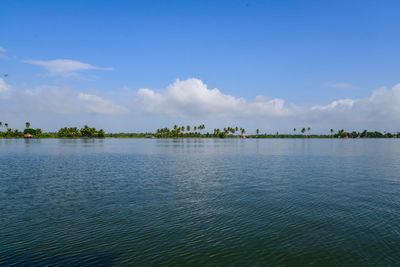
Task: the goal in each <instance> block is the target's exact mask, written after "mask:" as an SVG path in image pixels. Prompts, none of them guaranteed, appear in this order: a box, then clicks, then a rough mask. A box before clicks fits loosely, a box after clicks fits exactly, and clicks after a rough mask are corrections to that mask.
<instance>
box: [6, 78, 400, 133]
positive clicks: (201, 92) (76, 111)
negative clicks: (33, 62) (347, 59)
mask: <svg viewBox="0 0 400 267" xmlns="http://www.w3.org/2000/svg"><path fill="white" fill-rule="evenodd" d="M10 91H11V86H10V85H8V84H6V83H5V81H4V80H3V79H0V97H3V98H4V96H9V95H10ZM12 93H13V94H12V96H13V97H12V98H10V99H8V100H7V101H2V104H1V105H0V114H2V115H3V117H5V115H4V114H9V115H8V118H9V119H7V120H9V121H11V120H13V119H15V120H20V121H21V125H23V122H24V121H26V120H28V119H29V120H31V121H33V122H34V121H41V122H42V123H43V124H42V125H44V126H43V128H45V127H48V128H52V127H60V126H61V125H64V124H68V123H69V124H76V122H78V123H87V124H92V122H94V123H96V125H97V126H98V127H104V128H106V126H105V125H109V126H110V125H113V126H112V127H113V129H114V130H116V131H119V130H125V131H137V130H138V128H139V127H142V128H141V130H143V131H146V130H154V129H156V128H159V127H164V126H171V125H173V124H175V123H183V124H186V122H187V123H188V124H190V125H191V124H192V123H205V124H206V126H207V130H209V129H211V127H214V126H215V127H224V126H227V125H237V126H241V127H245V128H247V129H248V131H249V132H252V131H253V130H254V129H256V128H260V129H261V130H263V131H265V130H267V131H272V132H274V131H277V130H278V131H279V132H285V131H288V130H289V129H293V127H296V128H299V127H308V126H310V127H311V128H312V129H313V131H315V132H317V131H320V132H328V131H329V129H331V128H333V129H339V128H340V129H342V128H344V129H346V130H362V129H364V128H366V129H371V130H390V131H391V130H393V131H400V128H399V127H400V84H398V85H395V86H394V87H393V88H386V87H382V88H379V89H377V90H376V91H374V92H373V93H372V94H371V95H370V96H369V97H366V98H360V99H349V98H348V99H339V100H335V101H332V102H331V103H328V104H326V105H313V106H298V105H294V104H287V103H286V102H285V101H284V100H282V99H269V98H267V97H265V96H257V97H256V98H255V99H253V100H251V101H249V100H246V99H244V98H240V97H235V96H232V95H229V94H224V93H222V92H221V91H220V90H218V89H209V88H208V87H207V85H205V84H204V83H203V82H202V81H201V80H198V79H188V80H183V81H181V80H176V81H175V82H174V83H173V84H171V85H170V86H168V87H167V88H166V89H165V90H161V91H154V90H151V89H139V90H138V91H137V92H136V94H135V93H133V92H132V91H131V90H129V89H126V88H125V89H123V90H117V91H114V92H112V93H110V94H107V95H103V94H100V93H99V92H96V91H92V92H83V91H77V90H75V89H73V88H65V87H54V86H41V87H36V88H33V89H30V90H24V91H23V90H17V89H15V88H13V89H12ZM126 107H129V109H128V108H126ZM139 111H142V112H139ZM146 113H147V114H151V116H148V115H146ZM96 114H98V115H99V116H96ZM105 115H109V116H105ZM111 115H112V116H111ZM54 125H57V126H54ZM126 125H134V127H135V128H134V129H131V128H130V127H131V126H126ZM110 127H111V126H110Z"/></svg>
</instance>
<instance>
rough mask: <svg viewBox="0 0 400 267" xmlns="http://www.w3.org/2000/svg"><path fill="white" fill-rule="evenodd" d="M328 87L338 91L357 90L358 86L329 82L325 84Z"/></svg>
mask: <svg viewBox="0 0 400 267" xmlns="http://www.w3.org/2000/svg"><path fill="white" fill-rule="evenodd" d="M325 86H326V87H330V88H336V89H357V88H358V87H357V86H354V85H352V84H350V83H346V82H327V83H325Z"/></svg>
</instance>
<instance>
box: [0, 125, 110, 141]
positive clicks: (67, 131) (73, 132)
mask: <svg viewBox="0 0 400 267" xmlns="http://www.w3.org/2000/svg"><path fill="white" fill-rule="evenodd" d="M2 127H3V122H0V137H6V138H22V137H25V138H57V137H71V138H72V137H82V138H103V137H105V132H104V130H103V129H100V130H96V128H91V127H89V126H87V125H85V126H84V127H83V128H81V129H78V127H64V128H61V129H60V130H58V132H46V133H43V132H42V129H40V128H37V129H33V128H31V124H30V122H26V123H25V129H24V131H19V130H18V129H14V130H13V129H12V128H9V127H8V123H4V127H5V128H6V130H5V131H1V130H2V129H1V128H2Z"/></svg>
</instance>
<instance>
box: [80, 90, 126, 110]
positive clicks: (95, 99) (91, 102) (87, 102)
mask: <svg viewBox="0 0 400 267" xmlns="http://www.w3.org/2000/svg"><path fill="white" fill-rule="evenodd" d="M78 100H79V101H80V102H81V103H82V105H83V106H84V108H85V110H86V111H87V112H89V113H98V114H108V115H111V114H118V113H126V112H128V110H127V109H126V108H125V107H122V106H120V105H117V104H114V103H113V102H112V101H110V100H106V99H103V98H102V97H100V96H97V95H92V94H85V93H79V95H78Z"/></svg>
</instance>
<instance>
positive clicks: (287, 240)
mask: <svg viewBox="0 0 400 267" xmlns="http://www.w3.org/2000/svg"><path fill="white" fill-rule="evenodd" d="M0 215H1V217H0V265H10V264H15V265H22V264H25V265H27V266H32V265H51V266H55V265H65V266H73V265H96V266H99V265H105V266H108V265H134V264H135V265H137V266H149V265H152V266H153V265H163V266H165V265H169V266H180V265H190V266H196V265H236V266H237V265H251V266H257V265H258V266H261V265H263V266H264V265H283V266H285V265H302V264H303V265H310V264H316V265H332V266H336V265H347V266H349V265H350V266H356V265H357V266H359V265H395V264H398V263H399V262H400V140H396V139H377V140H372V139H369V140H318V139H311V140H303V139H272V140H250V139H247V140H220V139H215V140H214V139H208V140H202V139H191V140H157V139H156V140H154V139H151V140H148V139H105V140H68V139H64V140H63V139H55V140H45V139H43V140H21V139H19V140H16V139H0Z"/></svg>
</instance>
